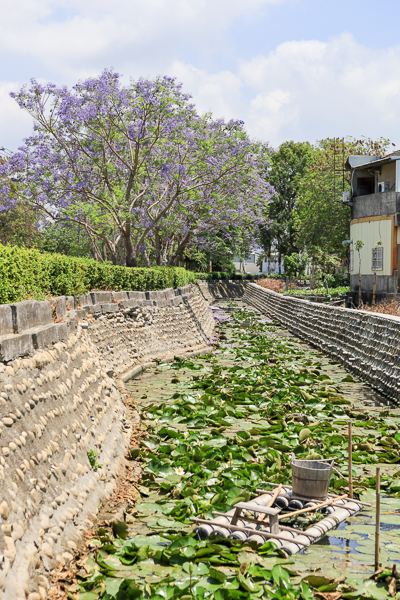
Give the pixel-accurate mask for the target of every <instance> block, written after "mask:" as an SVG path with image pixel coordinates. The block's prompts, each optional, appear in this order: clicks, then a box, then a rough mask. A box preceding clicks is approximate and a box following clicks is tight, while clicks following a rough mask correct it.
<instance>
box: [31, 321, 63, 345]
mask: <svg viewBox="0 0 400 600" xmlns="http://www.w3.org/2000/svg"><path fill="white" fill-rule="evenodd" d="M31 333H32V343H33V347H34V348H35V350H37V349H39V348H46V346H50V345H52V344H55V343H56V342H59V341H60V340H62V339H66V338H67V336H68V327H67V323H54V324H52V325H47V326H45V327H38V328H37V330H36V331H32V332H31Z"/></svg>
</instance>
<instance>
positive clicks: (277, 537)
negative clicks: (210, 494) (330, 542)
mask: <svg viewBox="0 0 400 600" xmlns="http://www.w3.org/2000/svg"><path fill="white" fill-rule="evenodd" d="M190 520H191V521H195V522H196V523H202V524H206V525H218V527H223V528H224V529H233V530H234V531H244V533H249V534H250V535H261V536H262V537H270V538H272V539H273V540H282V541H283V542H290V543H291V544H298V545H299V546H304V547H306V546H308V544H305V543H304V542H296V538H293V539H292V540H288V539H287V538H285V537H282V536H281V535H276V534H274V533H270V532H269V531H265V530H264V529H250V528H247V527H239V526H238V525H231V524H230V523H227V524H225V523H216V522H215V521H207V520H206V519H198V518H197V517H190ZM302 535H304V534H302Z"/></svg>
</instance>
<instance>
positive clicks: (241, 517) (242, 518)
mask: <svg viewBox="0 0 400 600" xmlns="http://www.w3.org/2000/svg"><path fill="white" fill-rule="evenodd" d="M212 514H213V515H217V516H218V517H226V518H227V519H230V518H231V517H232V515H228V513H222V512H219V511H218V510H213V511H212ZM396 514H397V513H396ZM239 519H240V521H246V523H254V524H255V525H259V524H260V521H259V520H257V519H250V518H249V517H244V516H243V515H241V516H240V517H239ZM207 522H208V521H207ZM221 527H226V528H229V526H228V525H221ZM279 529H282V531H291V532H292V533H296V534H297V535H303V533H304V531H302V530H301V529H294V527H286V526H285V525H279ZM254 531H258V530H257V529H254ZM307 535H308V533H307ZM309 537H313V536H311V535H310V536H309Z"/></svg>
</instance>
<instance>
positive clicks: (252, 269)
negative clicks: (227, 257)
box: [233, 248, 284, 275]
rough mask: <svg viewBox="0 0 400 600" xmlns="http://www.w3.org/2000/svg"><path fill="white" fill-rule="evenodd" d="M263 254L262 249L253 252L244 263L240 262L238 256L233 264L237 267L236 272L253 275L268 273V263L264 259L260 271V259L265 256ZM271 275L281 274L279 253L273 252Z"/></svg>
mask: <svg viewBox="0 0 400 600" xmlns="http://www.w3.org/2000/svg"><path fill="white" fill-rule="evenodd" d="M263 254H264V253H263V252H262V250H261V249H260V248H256V249H255V250H253V251H252V252H251V253H250V254H249V255H248V256H246V257H245V259H244V260H243V261H240V258H239V257H238V256H235V258H234V259H233V263H234V265H235V267H236V271H237V272H238V273H241V272H243V271H244V272H245V273H250V274H253V275H257V274H259V273H268V261H266V260H265V258H264V259H263V262H262V267H261V270H260V267H259V265H258V264H257V263H258V262H259V257H260V256H263ZM283 272H284V268H283V258H282V259H281V273H283ZM270 273H271V275H273V274H274V273H279V262H278V253H277V252H272V253H271V259H270Z"/></svg>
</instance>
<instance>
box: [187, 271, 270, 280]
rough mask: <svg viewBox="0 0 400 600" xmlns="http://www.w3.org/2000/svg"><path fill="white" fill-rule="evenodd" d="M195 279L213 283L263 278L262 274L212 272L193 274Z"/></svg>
mask: <svg viewBox="0 0 400 600" xmlns="http://www.w3.org/2000/svg"><path fill="white" fill-rule="evenodd" d="M195 277H196V279H200V280H202V281H213V280H219V279H231V280H239V281H241V280H243V281H244V280H252V281H254V280H257V279H260V277H265V275H263V274H262V273H257V274H255V275H253V274H252V273H244V274H242V273H231V272H228V271H212V272H211V273H195Z"/></svg>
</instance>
